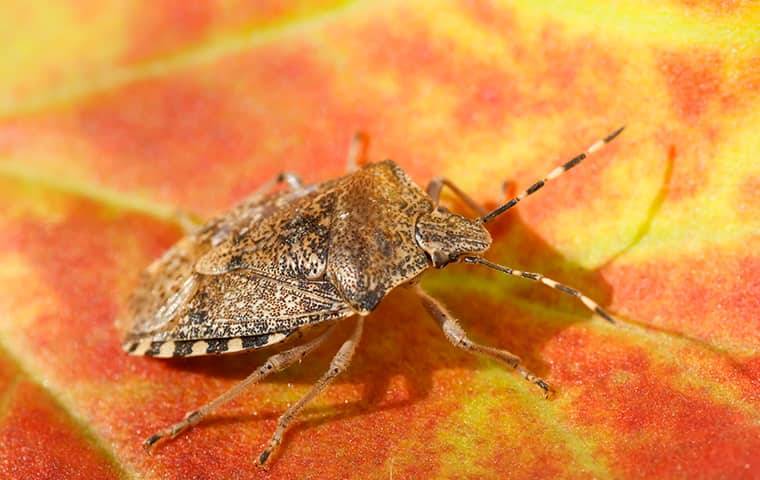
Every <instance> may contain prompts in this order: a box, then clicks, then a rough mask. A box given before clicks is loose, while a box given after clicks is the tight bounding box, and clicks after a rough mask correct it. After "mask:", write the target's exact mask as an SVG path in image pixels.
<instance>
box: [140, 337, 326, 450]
mask: <svg viewBox="0 0 760 480" xmlns="http://www.w3.org/2000/svg"><path fill="white" fill-rule="evenodd" d="M333 329H334V326H331V327H329V329H328V330H327V331H326V332H324V333H322V334H321V335H320V336H318V337H317V338H315V339H314V340H312V341H310V342H308V343H305V344H303V345H299V346H297V347H294V348H291V349H290V350H286V351H284V352H280V353H278V354H276V355H272V356H271V357H269V358H268V359H267V361H266V362H264V364H263V365H261V366H260V367H259V368H257V369H256V370H254V372H253V373H251V374H250V375H248V376H247V377H246V378H245V379H244V380H243V381H241V382H240V383H238V384H237V385H235V386H234V387H232V388H230V389H229V390H227V391H226V392H224V393H223V394H222V395H220V396H218V397H217V398H215V399H214V400H212V401H211V402H209V403H207V404H205V405H203V406H202V407H201V408H199V409H197V410H193V411H192V412H188V413H187V414H186V415H185V418H183V419H182V421H180V422H177V423H175V424H174V425H171V426H169V427H167V428H164V429H163V430H161V431H159V432H157V433H156V434H154V435H151V436H150V437H149V438H148V439H147V440H145V442H143V446H144V447H145V448H150V447H151V446H153V445H154V444H155V443H156V442H158V441H159V440H161V439H162V438H164V437H172V438H173V437H175V436H177V435H178V434H179V433H180V432H182V431H183V430H185V429H186V428H188V427H191V426H193V425H197V424H198V423H199V422H200V421H201V420H203V418H204V417H206V416H207V415H208V414H210V413H211V412H213V411H214V410H216V409H217V408H219V407H220V406H221V405H223V404H224V403H227V402H229V401H230V400H232V399H233V398H235V397H237V396H238V395H240V394H241V393H242V392H243V391H244V390H245V389H246V388H248V387H249V386H251V385H253V384H254V383H257V382H259V381H260V380H262V379H264V378H266V377H267V376H269V375H271V374H272V373H276V372H279V371H281V370H284V369H286V368H288V367H289V366H291V365H293V364H294V363H298V362H300V361H301V360H303V359H304V357H306V356H307V355H308V354H310V353H311V352H312V351H314V350H315V349H316V348H317V347H318V346H320V345H321V344H322V343H323V342H324V341H325V339H326V338H327V337H328V336H329V335H330V333H331V332H332V331H333Z"/></svg>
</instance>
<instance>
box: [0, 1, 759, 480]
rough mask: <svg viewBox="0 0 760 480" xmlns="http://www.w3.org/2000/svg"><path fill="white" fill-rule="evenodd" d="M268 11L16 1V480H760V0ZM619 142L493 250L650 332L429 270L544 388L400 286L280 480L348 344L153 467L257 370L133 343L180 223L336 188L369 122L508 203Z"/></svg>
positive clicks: (9, 52) (515, 289) (6, 378)
mask: <svg viewBox="0 0 760 480" xmlns="http://www.w3.org/2000/svg"><path fill="white" fill-rule="evenodd" d="M252 5H253V3H252ZM252 5H248V4H246V3H245V2H237V1H234V2H207V3H203V4H201V3H200V2H182V1H169V0H164V1H162V2H147V1H139V2H129V3H125V4H122V3H120V2H58V3H57V4H56V5H55V6H52V5H51V4H50V3H49V2H14V1H11V2H5V4H4V5H3V6H2V7H0V40H2V44H3V45H4V52H3V55H2V56H0V205H1V206H0V476H2V477H3V478H177V479H186V478H219V479H227V478H396V479H397V478H590V477H597V478H732V479H733V478H757V477H759V476H760V354H759V353H758V352H760V256H758V252H760V235H758V233H760V194H759V193H758V192H760V163H758V161H757V159H756V154H757V152H758V151H760V136H759V135H758V132H757V125H759V124H760V95H759V93H760V38H759V37H758V34H757V25H758V23H760V9H758V7H757V4H756V3H754V2H751V1H741V0H734V1H731V0H713V1H707V0H705V1H695V0H668V1H665V2H642V1H639V0H621V1H619V2H602V1H593V0H576V1H568V2H555V1H547V2H527V1H523V2H516V3H508V2H493V3H491V2H476V1H464V0H463V1H458V2H445V3H444V2H437V1H424V2H414V3H412V2H400V1H395V2H377V3H373V2H366V1H356V2H348V1H344V0H343V1H341V0H332V1H328V0H321V1H320V0H308V1H307V0H301V1H298V2H280V1H276V0H268V1H266V2H255V6H252ZM621 124H626V125H627V129H626V131H625V133H624V134H623V135H622V136H621V137H620V138H619V139H618V140H616V141H615V142H614V143H613V144H611V145H610V146H609V147H608V148H606V149H605V150H603V151H602V152H600V154H599V155H597V156H594V157H592V158H590V159H589V160H588V161H587V162H585V163H584V164H583V165H581V166H580V167H578V168H577V169H574V170H573V171H571V172H569V173H568V174H566V175H564V176H563V177H562V178H561V179H558V180H557V181H556V182H552V183H551V184H550V185H548V186H547V187H546V188H544V189H543V190H542V191H541V192H540V193H539V194H537V195H535V196H533V197H531V198H530V199H526V200H525V201H524V202H522V203H521V204H520V206H519V208H517V209H515V210H514V211H511V212H510V213H509V214H508V215H505V218H502V219H500V220H499V221H498V222H496V224H495V225H494V227H493V235H494V238H495V245H494V247H493V248H492V250H491V251H490V252H489V254H488V256H489V258H491V259H493V260H495V261H498V262H500V263H504V264H507V265H510V266H512V267H515V268H520V269H524V270H528V271H540V272H542V273H544V274H546V275H547V276H549V277H552V278H555V279H556V280H559V281H563V282H565V283H568V284H570V285H573V286H575V287H577V288H579V289H581V290H583V291H584V292H586V293H588V294H589V295H590V296H591V297H592V298H595V299H596V300H598V301H599V302H601V303H602V304H603V305H604V306H605V307H606V308H608V309H609V310H610V311H612V312H613V313H614V314H615V315H616V316H617V317H618V318H620V319H623V320H624V321H626V322H628V323H629V325H628V326H624V327H614V326H610V325H608V324H606V323H605V322H604V321H603V320H601V319H600V318H597V317H592V316H590V315H589V314H588V313H587V312H586V310H584V309H583V307H582V305H579V304H577V303H575V302H573V299H571V298H565V297H564V296H563V295H561V294H559V293H558V292H554V291H551V290H549V289H546V288H544V287H541V286H540V285H539V286H537V285H535V284H531V283H530V282H526V281H524V280H521V279H512V278H506V277H504V276H500V275H499V274H497V273H496V272H491V271H488V270H486V269H483V268H478V267H476V266H465V265H455V266H451V267H447V268H446V269H445V270H442V271H432V272H429V274H427V275H426V276H425V279H424V280H423V285H424V286H425V287H426V288H427V289H428V290H429V291H430V292H432V293H433V294H435V295H436V296H437V297H438V298H439V299H441V300H442V301H443V302H444V303H445V304H446V305H447V306H448V307H450V309H451V310H452V311H453V312H455V313H456V314H457V316H458V317H459V318H460V320H461V322H462V324H463V326H464V327H465V329H466V330H467V331H468V332H469V333H470V335H471V336H472V337H473V338H474V339H476V340H477V341H479V342H482V343H485V344H488V345H493V346H500V347H502V348H507V349H509V350H510V351H512V352H514V353H515V354H518V355H520V356H521V357H522V358H523V360H524V361H525V364H526V365H527V366H528V367H529V368H531V369H533V370H534V371H536V372H537V373H538V374H539V375H541V376H543V377H544V378H545V379H546V380H547V381H548V382H549V383H550V384H551V385H552V387H553V388H554V390H556V395H555V397H554V398H553V399H551V400H544V399H542V397H541V395H540V394H539V393H538V391H537V390H536V389H535V387H534V386H532V385H530V384H528V383H527V382H525V381H523V380H521V379H520V378H518V377H517V376H516V375H514V374H513V373H512V372H508V371H506V370H505V369H504V368H502V367H501V366H500V365H498V364H496V363H495V362H493V361H490V360H486V359H480V358H476V357H472V356H470V355H468V354H466V353H465V352H462V351H461V350H457V349H455V348H454V347H452V346H451V345H450V344H448V343H447V341H446V340H445V338H444V337H443V336H442V334H441V333H440V331H439V330H438V329H437V327H436V326H435V324H434V322H432V321H431V320H430V319H429V318H428V317H427V316H426V315H425V313H424V311H423V310H422V309H421V307H420V306H419V305H418V303H417V302H416V301H415V299H414V298H413V297H411V296H410V295H409V293H408V292H404V291H398V292H394V293H393V294H391V295H390V296H389V297H388V298H387V299H386V300H385V301H384V302H383V303H382V304H381V306H380V307H379V308H378V310H377V311H376V312H374V313H373V314H372V315H371V316H370V317H369V319H368V322H367V326H366V331H365V335H364V337H363V340H362V343H361V345H360V348H359V351H358V353H357V355H356V357H355V359H354V361H353V363H352V365H351V367H350V369H349V371H348V372H347V373H346V374H345V375H343V376H342V377H341V378H340V379H339V380H338V381H337V382H336V383H335V384H334V385H333V386H331V387H330V388H329V389H328V391H327V392H326V393H325V394H324V395H322V396H320V397H319V398H318V399H317V400H315V401H314V402H313V403H312V404H310V406H309V407H308V408H307V409H306V411H305V414H304V416H303V417H301V418H300V419H299V421H298V422H297V423H296V425H295V426H294V427H293V428H292V429H291V430H290V431H289V432H288V434H287V436H286V441H285V444H284V446H283V448H282V450H281V452H280V453H279V454H278V456H277V458H276V460H275V462H274V464H273V465H272V467H271V469H270V470H269V471H268V472H264V471H261V470H258V469H256V468H255V467H254V459H255V457H256V455H257V454H258V453H259V452H260V450H261V449H262V447H263V446H264V444H265V442H266V441H267V440H268V438H269V435H270V434H271V433H272V431H273V428H274V425H275V422H276V419H277V417H278V415H279V414H280V413H282V412H283V411H284V410H285V409H286V408H287V406H288V405H289V404H290V403H292V402H293V401H295V400H296V399H297V398H299V397H300V396H301V395H303V394H304V393H305V392H306V391H307V389H308V388H309V387H310V385H311V384H312V383H313V382H314V381H315V380H316V378H318V376H319V375H320V374H321V373H322V372H323V371H324V370H325V369H326V367H327V364H328V363H329V358H330V357H331V353H332V352H334V351H335V350H336V349H337V346H338V343H337V342H338V340H339V339H335V340H334V341H331V342H330V343H329V344H327V345H325V346H324V347H322V348H320V350H319V351H318V352H317V353H315V354H314V355H313V356H312V357H310V358H309V360H308V361H305V362H304V363H303V364H301V365H300V366H297V367H294V368H292V369H290V370H288V371H287V372H285V373H282V374H278V375H277V376H275V377H272V378H271V379H269V380H268V381H266V382H263V383H261V384H259V385H256V386H254V387H252V388H250V390H249V391H247V392H246V394H245V395H243V396H241V397H239V398H238V399H236V400H235V401H233V402H232V403H231V404H229V405H227V406H225V407H224V408H222V409H221V410H219V411H218V412H217V413H215V414H214V415H213V417H212V418H210V419H209V420H208V421H205V422H204V423H202V424H201V425H199V426H197V427H196V428H194V429H192V430H190V431H189V432H187V433H186V434H183V435H181V436H179V437H178V438H176V439H175V440H174V441H171V442H167V443H164V444H161V445H159V446H158V447H157V448H156V449H155V450H154V451H153V452H152V453H151V454H147V453H146V452H145V451H143V449H142V448H141V442H142V440H143V439H144V438H145V437H147V436H148V435H150V434H152V433H154V432H155V431H156V430H157V429H159V428H162V427H164V426H166V425H167V424H169V423H171V422H174V421H176V420H178V419H180V418H181V417H182V416H183V414H184V413H185V412H187V411H189V410H191V409H193V408H195V407H197V406H199V405H201V404H203V403H205V402H206V401H208V400H210V399H211V398H213V397H214V396H216V395H218V394H219V393H221V392H223V391H224V390H225V389H227V388H229V387H230V386H231V385H233V384H235V383H236V382H238V381H239V380H240V379H242V378H243V377H244V376H246V375H247V374H248V373H249V372H250V371H251V370H252V369H253V368H255V367H256V366H257V365H259V364H260V363H262V362H263V361H264V359H265V358H266V356H267V352H265V351H264V352H253V353H250V354H243V355H238V356H220V357H214V358H199V359H187V360H182V361H165V360H157V359H147V358H134V357H127V356H126V355H125V354H124V353H123V352H122V351H121V349H120V338H119V335H118V334H117V332H116V329H115V327H114V325H113V322H114V319H115V317H116V315H117V314H118V312H120V311H121V309H122V308H123V303H124V299H125V298H126V296H127V295H128V293H129V291H130V289H131V288H132V287H133V286H134V285H135V282H136V279H137V275H138V274H139V272H140V271H141V269H143V268H144V267H145V266H146V265H147V264H148V263H150V261H151V260H152V259H155V258H156V257H158V256H159V255H160V254H161V252H162V251H164V250H165V249H166V248H167V247H169V246H170V245H171V244H172V243H173V242H174V241H176V240H177V239H178V238H179V237H180V236H181V231H180V229H179V227H178V225H177V224H176V222H175V221H174V220H173V214H174V213H175V212H176V211H178V210H183V211H188V212H194V213H197V214H199V215H203V216H209V215H212V214H215V213H218V212H221V211H223V210H224V209H226V208H229V207H230V206H231V205H232V204H234V202H235V201H236V200H238V199H240V198H242V197H243V196H245V195H246V194H247V193H249V192H251V191H252V190H254V189H255V188H256V187H257V186H258V185H260V184H262V183H263V182H264V181H266V180H268V179H269V178H271V177H273V176H274V175H275V174H276V173H278V172H280V171H283V170H287V171H293V172H298V173H300V174H301V175H302V176H303V178H304V179H305V180H307V181H310V182H317V181H322V180H325V179H329V178H332V177H335V176H337V175H340V174H342V172H343V171H344V165H345V156H346V150H347V145H348V140H349V138H350V136H351V134H352V133H353V132H354V131H356V130H359V129H361V130H364V131H367V132H369V133H370V134H371V136H372V144H371V149H370V156H371V158H372V159H374V160H380V159H382V158H385V157H388V158H393V159H394V160H396V161H397V162H398V163H399V164H400V165H401V166H402V167H403V168H404V169H406V170H407V171H408V172H409V173H410V175H412V177H413V178H414V179H415V180H416V181H417V182H418V183H419V184H420V185H424V184H425V182H427V181H428V180H429V179H430V178H431V177H432V176H435V175H444V176H446V177H447V178H450V179H452V180H453V181H455V182H456V183H457V184H458V185H459V186H460V187H461V188H462V189H463V190H465V191H467V192H471V193H472V194H473V196H474V197H475V198H476V199H477V200H478V201H480V202H483V203H484V204H486V205H489V206H493V205H495V204H496V203H497V202H498V201H500V200H502V199H503V196H504V194H503V192H502V184H503V183H504V182H510V184H511V185H513V186H517V187H518V188H524V187H526V186H528V185H529V184H530V183H531V182H532V181H534V180H536V179H537V178H539V177H540V176H541V175H544V174H545V173H547V172H548V171H549V170H551V168H553V167H554V166H555V165H557V164H558V163H559V162H560V161H562V160H563V159H567V158H569V157H570V156H572V155H573V154H575V153H578V152H579V151H581V150H582V149H583V148H585V147H587V146H588V145H589V144H590V143H591V142H592V141H594V140H596V139H597V138H599V137H600V136H603V135H605V134H606V133H608V132H609V131H611V130H613V129H614V128H616V127H618V126H619V125H621ZM447 200H448V201H451V200H452V199H451V198H447ZM343 333H344V334H345V333H347V330H345V329H344V330H343Z"/></svg>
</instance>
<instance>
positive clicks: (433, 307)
mask: <svg viewBox="0 0 760 480" xmlns="http://www.w3.org/2000/svg"><path fill="white" fill-rule="evenodd" d="M415 291H416V293H417V295H418V296H419V297H420V301H421V302H422V306H423V307H425V310H427V312H428V313H429V314H430V316H431V317H433V319H435V321H436V322H438V325H439V326H440V327H441V330H443V334H444V335H446V339H448V341H449V342H451V343H452V344H453V345H454V346H455V347H458V348H461V349H463V350H467V351H469V352H472V353H478V354H481V355H487V356H489V357H491V358H494V359H496V360H499V361H500V362H502V363H505V364H507V365H508V366H509V367H511V368H512V369H513V370H515V371H517V373H519V374H520V375H521V376H522V377H523V378H524V379H525V380H527V381H529V382H531V383H534V384H536V385H538V387H539V388H540V389H541V390H543V391H544V396H546V397H548V396H549V393H550V390H549V385H548V384H547V383H546V382H545V381H544V380H542V379H541V378H539V377H537V376H536V375H534V374H533V373H531V372H530V371H529V370H527V369H526V368H525V367H523V366H522V365H520V358H519V357H518V356H517V355H514V354H512V353H510V352H508V351H506V350H500V349H497V348H492V347H487V346H485V345H480V344H478V343H475V342H473V341H472V340H470V339H469V338H468V337H467V334H466V333H465V331H464V330H463V329H462V327H461V326H460V325H459V322H457V321H456V319H455V318H454V317H452V316H451V314H450V313H449V312H448V311H447V310H446V308H445V307H444V306H443V305H441V303H440V302H438V300H436V299H434V298H433V297H431V296H430V295H428V294H427V293H426V292H425V291H424V290H422V288H420V287H419V286H417V287H415Z"/></svg>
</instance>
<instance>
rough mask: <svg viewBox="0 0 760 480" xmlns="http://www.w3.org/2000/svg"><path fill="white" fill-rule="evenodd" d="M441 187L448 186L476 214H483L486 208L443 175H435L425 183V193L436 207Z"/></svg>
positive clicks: (439, 198)
mask: <svg viewBox="0 0 760 480" xmlns="http://www.w3.org/2000/svg"><path fill="white" fill-rule="evenodd" d="M443 187H448V188H449V190H451V191H452V192H454V194H455V195H456V196H457V197H459V198H460V199H461V200H462V201H463V202H464V203H466V204H467V206H468V207H470V208H471V209H472V210H473V211H474V212H475V213H477V214H478V216H483V215H485V214H486V210H485V209H484V208H483V207H481V206H480V205H478V203H477V202H476V201H475V200H473V199H472V197H470V196H469V195H467V194H466V193H464V192H463V191H462V190H460V189H459V187H457V186H456V185H455V184H454V183H452V182H451V181H450V180H449V179H447V178H444V177H435V178H434V179H432V180H430V183H428V185H427V189H426V191H427V194H428V196H429V197H430V198H431V199H432V200H433V204H434V205H435V206H436V207H438V204H439V202H440V200H441V190H443Z"/></svg>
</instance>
